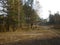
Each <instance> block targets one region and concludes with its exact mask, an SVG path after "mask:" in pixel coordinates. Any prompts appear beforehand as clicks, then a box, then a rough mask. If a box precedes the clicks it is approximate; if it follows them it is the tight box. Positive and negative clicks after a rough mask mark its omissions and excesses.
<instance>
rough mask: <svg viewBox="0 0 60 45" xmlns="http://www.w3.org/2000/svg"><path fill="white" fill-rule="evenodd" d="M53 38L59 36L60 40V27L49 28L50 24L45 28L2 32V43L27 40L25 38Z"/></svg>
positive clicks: (0, 40)
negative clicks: (55, 28)
mask: <svg viewBox="0 0 60 45" xmlns="http://www.w3.org/2000/svg"><path fill="white" fill-rule="evenodd" d="M53 38H58V40H60V29H59V30H54V29H49V27H48V26H45V27H43V28H40V29H34V30H31V29H29V30H18V31H15V32H4V33H0V45H2V44H6V45H9V43H14V42H19V43H20V41H25V40H36V39H37V40H45V39H53ZM27 42H28V41H27ZM33 42H34V41H33ZM30 43H32V42H30ZM37 43H38V41H37ZM11 45H13V44H11ZM14 45H15V44H14ZM16 45H17V44H16ZM21 45H22V44H21ZM23 45H24V44H23ZM26 45H28V44H26ZM31 45H34V44H31ZM36 45H37V44H36Z"/></svg>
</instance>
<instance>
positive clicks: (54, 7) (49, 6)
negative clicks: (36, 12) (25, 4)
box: [38, 0, 60, 18]
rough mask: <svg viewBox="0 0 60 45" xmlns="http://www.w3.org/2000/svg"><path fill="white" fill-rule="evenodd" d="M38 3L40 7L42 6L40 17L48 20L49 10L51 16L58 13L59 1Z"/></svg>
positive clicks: (48, 0)
mask: <svg viewBox="0 0 60 45" xmlns="http://www.w3.org/2000/svg"><path fill="white" fill-rule="evenodd" d="M38 1H39V2H40V5H41V6H42V13H41V15H42V16H41V17H43V18H48V16H49V12H48V11H49V10H51V11H52V14H54V13H56V12H57V11H60V5H59V4H60V0H38Z"/></svg>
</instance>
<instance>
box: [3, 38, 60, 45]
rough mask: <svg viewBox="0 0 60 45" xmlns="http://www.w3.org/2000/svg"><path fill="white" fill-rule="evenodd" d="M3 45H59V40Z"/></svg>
mask: <svg viewBox="0 0 60 45" xmlns="http://www.w3.org/2000/svg"><path fill="white" fill-rule="evenodd" d="M3 45H60V38H53V39H34V40H33V39H32V40H25V41H18V42H14V43H8V44H3Z"/></svg>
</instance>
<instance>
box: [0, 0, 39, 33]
mask: <svg viewBox="0 0 60 45" xmlns="http://www.w3.org/2000/svg"><path fill="white" fill-rule="evenodd" d="M0 2H1V3H2V5H3V6H2V7H3V10H1V11H3V12H5V14H2V15H0V32H6V31H15V30H17V29H20V28H23V27H24V25H27V28H30V27H31V28H32V25H33V23H34V22H36V21H37V19H38V18H39V17H38V15H37V13H36V11H35V10H34V9H33V2H34V0H27V1H26V0H24V2H23V1H22V0H1V1H0ZM29 26H30V27H29Z"/></svg>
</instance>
